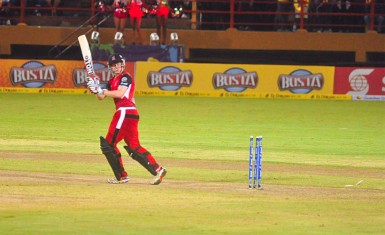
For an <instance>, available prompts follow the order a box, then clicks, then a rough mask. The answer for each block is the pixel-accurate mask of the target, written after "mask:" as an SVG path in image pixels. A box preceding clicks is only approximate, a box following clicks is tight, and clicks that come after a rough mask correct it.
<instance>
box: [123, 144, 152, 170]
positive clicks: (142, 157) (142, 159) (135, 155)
mask: <svg viewBox="0 0 385 235" xmlns="http://www.w3.org/2000/svg"><path fill="white" fill-rule="evenodd" d="M124 148H125V149H126V150H127V152H128V154H129V155H130V157H132V159H134V160H135V161H137V162H139V163H140V165H142V166H143V167H144V168H146V169H147V170H148V171H149V172H150V173H151V174H152V175H154V176H155V175H156V171H155V169H154V167H153V166H152V165H151V163H150V162H149V161H148V159H147V157H146V156H147V154H146V153H139V152H138V149H139V148H140V147H139V148H138V149H135V150H132V149H130V148H129V147H128V146H124Z"/></svg>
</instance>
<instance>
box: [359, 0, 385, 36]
mask: <svg viewBox="0 0 385 235" xmlns="http://www.w3.org/2000/svg"><path fill="white" fill-rule="evenodd" d="M373 3H374V7H373V8H372V6H371V5H372V4H373ZM384 4H385V0H376V1H375V2H372V1H371V0H366V2H365V14H366V15H365V16H364V21H365V25H366V30H367V31H368V30H370V22H371V20H370V19H374V26H375V27H374V29H375V30H376V31H377V32H378V33H382V30H383V29H382V27H383V24H384V15H383V14H384V13H385V5H384ZM371 9H374V15H373V18H371V17H372V16H371V15H370V13H371ZM381 14H382V15H381Z"/></svg>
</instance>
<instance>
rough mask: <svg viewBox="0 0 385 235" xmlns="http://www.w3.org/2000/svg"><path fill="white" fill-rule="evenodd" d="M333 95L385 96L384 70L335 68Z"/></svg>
mask: <svg viewBox="0 0 385 235" xmlns="http://www.w3.org/2000/svg"><path fill="white" fill-rule="evenodd" d="M334 94H349V95H352V96H353V97H364V96H385V68H359V67H336V68H335V76H334Z"/></svg>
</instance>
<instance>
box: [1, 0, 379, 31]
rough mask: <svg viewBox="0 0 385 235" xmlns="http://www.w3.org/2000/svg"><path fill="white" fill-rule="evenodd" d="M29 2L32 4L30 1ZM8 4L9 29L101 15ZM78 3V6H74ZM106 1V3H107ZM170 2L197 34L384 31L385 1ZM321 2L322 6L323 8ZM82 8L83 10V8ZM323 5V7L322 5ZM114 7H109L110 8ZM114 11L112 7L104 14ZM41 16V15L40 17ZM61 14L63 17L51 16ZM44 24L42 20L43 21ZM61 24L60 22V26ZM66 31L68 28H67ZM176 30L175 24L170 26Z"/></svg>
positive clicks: (88, 5) (94, 2) (93, 8)
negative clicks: (299, 30)
mask: <svg viewBox="0 0 385 235" xmlns="http://www.w3.org/2000/svg"><path fill="white" fill-rule="evenodd" d="M27 1H28V0H27ZM0 2H2V4H3V5H2V6H1V9H0V10H1V12H2V13H3V14H1V15H0V20H1V22H2V23H3V24H6V23H8V20H10V21H11V22H10V24H32V25H34V23H33V22H34V21H38V20H39V17H42V16H44V17H45V18H49V19H51V20H46V19H45V20H44V23H45V25H50V23H51V24H52V25H53V26H59V25H60V26H63V25H62V24H54V22H57V21H58V20H59V21H60V20H63V19H66V21H73V22H75V23H76V22H77V23H78V25H80V24H81V23H82V22H84V21H85V20H86V19H88V18H90V17H93V16H95V14H97V13H98V11H100V8H99V7H97V6H98V2H100V1H98V0H90V1H62V3H63V2H67V5H65V4H64V5H59V7H56V8H55V7H48V6H36V5H26V1H24V0H20V1H19V2H20V5H13V4H12V2H15V1H9V0H0ZM68 2H69V3H71V2H72V3H74V4H75V3H76V4H75V5H68ZM102 2H103V1H102ZM143 2H144V3H145V6H146V7H144V8H143V9H144V11H145V13H146V15H145V18H146V17H147V18H152V17H155V16H154V15H151V13H150V11H149V9H151V4H154V1H152V0H148V1H145V0H143ZM317 2H318V3H315V1H311V0H286V1H283V2H279V1H278V0H270V1H269V0H169V1H168V3H169V6H170V9H171V13H170V18H174V19H175V20H177V19H183V20H188V21H189V22H190V24H189V27H191V28H192V29H196V30H226V29H228V28H236V29H238V30H251V31H295V30H298V29H304V30H308V31H333V32H365V31H366V30H376V31H379V32H383V29H382V26H383V25H382V24H383V23H384V17H385V1H384V0H350V1H346V0H320V1H317ZM319 2H320V3H319ZM80 3H82V5H81V4H80ZM321 3H322V6H321V5H320V4H321ZM107 5H108V4H107ZM104 10H106V11H110V12H111V11H112V10H113V9H112V7H107V9H104ZM39 12H40V15H39ZM50 12H51V13H53V12H60V14H50ZM40 19H41V18H40ZM55 19H58V20H56V21H55ZM64 26H65V25H64ZM169 27H170V28H172V24H170V25H169Z"/></svg>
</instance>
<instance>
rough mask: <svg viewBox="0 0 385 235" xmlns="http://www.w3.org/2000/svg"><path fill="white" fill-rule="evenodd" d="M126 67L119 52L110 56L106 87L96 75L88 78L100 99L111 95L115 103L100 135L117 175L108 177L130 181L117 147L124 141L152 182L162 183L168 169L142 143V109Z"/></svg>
mask: <svg viewBox="0 0 385 235" xmlns="http://www.w3.org/2000/svg"><path fill="white" fill-rule="evenodd" d="M125 66H126V63H125V60H124V59H123V57H122V56H121V55H120V54H113V55H111V56H110V57H109V59H108V68H109V69H110V70H111V73H112V78H111V79H110V80H109V82H108V85H107V89H102V88H101V87H100V83H99V78H98V77H96V76H94V75H90V77H88V83H87V87H88V89H89V90H90V91H91V92H92V93H94V94H95V95H96V97H97V98H98V99H99V100H103V99H105V98H106V97H111V98H113V99H114V102H115V106H116V111H115V114H114V116H113V117H112V120H111V123H110V126H109V128H108V132H107V135H106V137H102V136H101V137H100V148H101V150H102V153H103V154H104V155H105V156H106V158H107V161H108V163H109V164H110V166H111V168H112V171H113V172H114V175H115V178H111V179H108V180H107V182H108V183H111V184H121V183H127V182H128V181H129V178H128V174H127V172H126V171H125V170H124V166H123V161H122V157H121V153H120V151H119V149H118V148H117V144H118V143H119V142H120V141H122V140H124V142H125V143H126V144H127V146H124V148H125V149H126V151H127V152H128V154H129V155H130V156H131V157H132V159H134V160H136V161H137V162H139V163H140V164H141V165H142V166H143V167H144V168H146V169H147V170H148V171H149V172H150V173H151V174H152V175H153V176H154V177H153V179H152V180H151V181H150V184H152V185H158V184H160V183H161V182H162V180H163V177H164V176H165V175H166V173H167V170H166V169H165V168H163V167H162V166H160V165H159V164H158V163H157V162H156V160H155V158H154V157H153V156H152V154H151V153H150V152H149V151H147V149H145V148H144V147H142V146H141V145H140V142H139V133H138V123H139V112H138V110H137V109H136V105H135V99H134V93H135V80H134V78H133V76H132V75H131V74H129V73H128V72H126V71H125Z"/></svg>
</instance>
